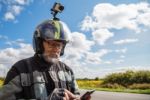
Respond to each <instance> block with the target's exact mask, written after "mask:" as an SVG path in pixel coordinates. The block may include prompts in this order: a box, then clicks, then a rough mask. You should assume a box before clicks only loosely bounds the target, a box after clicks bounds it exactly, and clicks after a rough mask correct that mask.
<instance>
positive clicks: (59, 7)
mask: <svg viewBox="0 0 150 100" xmlns="http://www.w3.org/2000/svg"><path fill="white" fill-rule="evenodd" d="M63 10H64V6H63V5H61V4H60V3H57V2H55V3H54V5H53V8H52V9H51V14H52V15H53V20H59V18H57V17H56V15H57V14H58V12H59V13H61V12H62V11H63Z"/></svg>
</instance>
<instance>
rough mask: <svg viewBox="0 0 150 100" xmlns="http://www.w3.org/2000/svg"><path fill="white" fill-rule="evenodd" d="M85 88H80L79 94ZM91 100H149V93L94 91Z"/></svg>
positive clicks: (83, 91)
mask: <svg viewBox="0 0 150 100" xmlns="http://www.w3.org/2000/svg"><path fill="white" fill-rule="evenodd" d="M85 91H87V90H81V95H82V94H83V93H85ZM91 97H92V99H91V100H150V95H146V94H132V93H119V92H104V91H95V92H94V93H93V94H92V95H91Z"/></svg>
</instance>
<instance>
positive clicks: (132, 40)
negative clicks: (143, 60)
mask: <svg viewBox="0 0 150 100" xmlns="http://www.w3.org/2000/svg"><path fill="white" fill-rule="evenodd" d="M135 42H138V39H124V40H119V41H115V42H114V44H118V45H121V44H129V43H135Z"/></svg>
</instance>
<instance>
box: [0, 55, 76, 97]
mask: <svg viewBox="0 0 150 100" xmlns="http://www.w3.org/2000/svg"><path fill="white" fill-rule="evenodd" d="M64 88H65V89H68V90H69V91H71V92H72V93H74V94H79V92H78V86H77V84H76V80H75V77H74V74H73V71H72V70H71V69H70V68H69V67H68V66H67V65H65V64H64V63H62V62H60V61H59V62H58V63H56V64H50V63H47V62H45V61H44V60H43V59H42V58H40V57H39V56H37V55H34V56H33V57H31V58H27V59H23V60H21V61H18V62H17V63H16V64H14V65H13V66H12V68H11V69H10V70H9V72H8V74H7V77H6V79H5V82H4V86H3V88H2V89H1V90H0V100H17V99H21V100H24V99H26V100H27V99H36V100H62V97H63V95H64V94H63V89H64Z"/></svg>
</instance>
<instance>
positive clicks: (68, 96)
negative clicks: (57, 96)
mask: <svg viewBox="0 0 150 100" xmlns="http://www.w3.org/2000/svg"><path fill="white" fill-rule="evenodd" d="M64 94H65V95H64V100H79V99H78V98H77V97H76V96H75V95H74V94H73V93H71V92H70V91H68V90H67V89H65V90H64Z"/></svg>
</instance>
